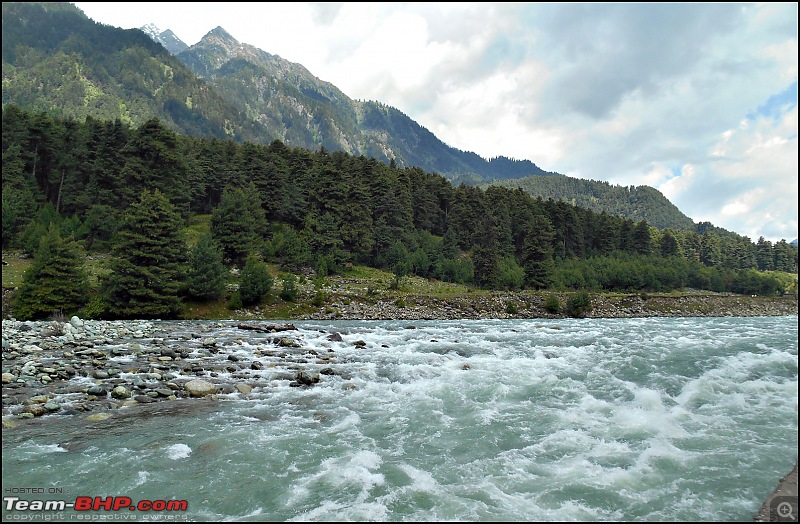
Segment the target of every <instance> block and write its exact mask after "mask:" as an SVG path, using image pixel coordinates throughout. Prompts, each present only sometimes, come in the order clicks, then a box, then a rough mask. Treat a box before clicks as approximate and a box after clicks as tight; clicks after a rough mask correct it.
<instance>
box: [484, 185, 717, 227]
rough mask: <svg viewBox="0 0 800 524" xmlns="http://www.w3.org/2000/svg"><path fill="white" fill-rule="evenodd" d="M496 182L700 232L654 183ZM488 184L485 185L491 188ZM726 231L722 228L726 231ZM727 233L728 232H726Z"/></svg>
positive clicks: (649, 221) (545, 198) (598, 208)
mask: <svg viewBox="0 0 800 524" xmlns="http://www.w3.org/2000/svg"><path fill="white" fill-rule="evenodd" d="M491 184H493V185H499V186H503V187H509V188H515V187H519V188H522V189H523V190H525V191H526V192H527V193H530V194H531V195H533V196H534V197H542V199H544V200H547V199H548V198H552V199H553V200H556V201H564V202H568V203H570V204H572V205H575V206H578V207H583V208H586V209H590V210H592V211H595V212H597V213H601V212H606V213H608V214H609V215H614V216H622V217H625V218H629V219H631V220H634V221H636V222H638V221H640V220H645V221H647V223H649V224H650V225H651V226H655V227H657V228H659V229H666V228H672V229H676V230H681V231H696V230H697V225H695V223H694V221H693V220H692V219H691V218H689V217H687V216H686V215H684V214H683V213H682V212H681V211H680V210H679V209H678V208H677V207H676V206H675V205H674V204H673V203H672V202H670V201H669V199H667V197H665V196H664V195H663V194H662V193H661V192H660V191H658V190H657V189H655V188H652V187H650V186H630V187H628V186H619V185H611V184H609V183H608V182H603V181H595V180H585V179H579V178H572V177H568V176H565V175H558V176H553V177H525V178H520V179H516V180H502V181H496V182H492V183H491ZM488 185H489V184H484V185H482V186H481V187H488ZM723 231H724V230H722V231H718V233H723ZM723 234H724V233H723Z"/></svg>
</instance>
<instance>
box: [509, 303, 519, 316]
mask: <svg viewBox="0 0 800 524" xmlns="http://www.w3.org/2000/svg"><path fill="white" fill-rule="evenodd" d="M506 313H508V314H509V315H516V314H517V313H519V308H518V307H517V305H516V304H515V303H513V302H509V303H508V304H507V305H506Z"/></svg>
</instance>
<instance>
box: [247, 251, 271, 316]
mask: <svg viewBox="0 0 800 524" xmlns="http://www.w3.org/2000/svg"><path fill="white" fill-rule="evenodd" d="M270 289H272V277H270V276H269V270H268V269H267V265H266V264H265V263H264V262H262V261H261V260H258V259H257V258H255V257H254V256H248V257H247V261H246V262H245V265H244V269H242V274H241V277H240V278H239V295H241V298H242V304H243V305H245V306H251V305H254V304H258V303H259V302H260V301H261V299H262V298H264V296H265V295H266V294H267V293H269V291H270Z"/></svg>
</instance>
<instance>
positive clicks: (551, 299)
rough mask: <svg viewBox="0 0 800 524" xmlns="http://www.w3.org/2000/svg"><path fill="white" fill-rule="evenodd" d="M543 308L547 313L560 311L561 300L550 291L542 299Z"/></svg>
mask: <svg viewBox="0 0 800 524" xmlns="http://www.w3.org/2000/svg"><path fill="white" fill-rule="evenodd" d="M544 308H545V309H546V310H547V312H548V313H558V312H559V311H561V301H560V300H559V299H558V297H557V296H555V295H553V294H552V293H551V294H549V295H547V297H546V298H545V299H544Z"/></svg>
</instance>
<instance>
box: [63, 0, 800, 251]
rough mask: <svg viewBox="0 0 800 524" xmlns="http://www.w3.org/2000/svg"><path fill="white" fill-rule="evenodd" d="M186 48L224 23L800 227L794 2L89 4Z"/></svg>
mask: <svg viewBox="0 0 800 524" xmlns="http://www.w3.org/2000/svg"><path fill="white" fill-rule="evenodd" d="M75 5H76V6H78V7H79V8H80V9H81V10H83V12H84V13H85V14H86V15H87V16H88V17H89V18H91V19H93V20H95V21H96V22H101V23H104V24H107V25H111V26H115V27H122V28H138V27H141V26H143V25H145V24H148V23H152V24H155V25H156V26H157V27H158V28H160V29H161V30H166V29H171V30H172V31H173V32H174V33H175V34H176V35H177V36H178V37H179V38H180V39H181V40H183V41H184V42H185V43H186V44H188V45H193V44H196V43H197V42H198V41H199V40H200V39H201V38H202V37H203V36H204V35H205V34H206V33H208V32H209V31H211V30H212V29H214V28H215V27H217V26H221V27H222V28H223V29H225V30H226V31H227V32H228V33H230V34H231V35H232V36H233V37H234V38H236V39H237V40H238V41H240V42H242V43H246V44H250V45H253V46H255V47H257V48H260V49H262V50H264V51H266V52H268V53H271V54H275V55H279V56H280V57H281V58H284V59H286V60H289V61H290V62H295V63H299V64H301V65H303V66H304V67H306V69H308V70H309V71H310V72H311V73H312V74H313V75H315V76H316V77H318V78H319V79H321V80H324V81H327V82H330V83H332V84H333V85H335V86H336V87H338V88H339V89H340V90H341V91H342V92H343V93H345V94H346V95H347V96H349V97H350V98H352V99H356V100H377V101H380V102H383V103H384V104H387V105H390V106H392V107H394V108H396V109H398V110H400V111H402V112H403V113H405V114H406V115H408V116H409V117H410V118H412V119H413V120H414V121H416V122H417V123H419V124H420V125H422V126H423V127H425V128H427V129H428V130H430V131H431V132H432V133H433V134H434V135H436V136H437V137H438V138H439V139H440V140H442V141H443V142H445V143H446V144H448V145H450V146H452V147H455V148H458V149H461V150H463V151H472V152H475V153H477V154H479V155H480V156H482V157H484V158H487V159H488V158H492V157H496V156H506V157H509V158H514V159H518V160H524V159H527V160H530V161H532V162H534V163H535V164H536V165H538V166H539V167H540V168H542V169H544V170H546V171H555V172H558V173H562V174H565V175H569V176H572V177H576V178H583V179H590V180H601V181H606V182H608V183H610V184H614V185H623V186H630V185H635V186H640V185H647V186H651V187H654V188H656V189H658V190H659V191H661V192H662V193H663V194H664V195H665V196H666V197H667V198H669V199H670V201H672V202H673V203H674V204H675V205H676V206H677V207H678V208H679V209H680V210H681V211H682V212H683V213H684V214H686V215H688V216H689V217H691V218H692V219H693V220H694V221H695V222H704V221H708V222H711V223H712V224H714V225H715V226H719V227H723V228H725V229H728V230H731V231H734V232H736V233H739V234H740V235H746V236H748V237H750V239H751V240H752V241H754V242H755V241H757V240H758V239H759V237H762V236H763V237H764V238H765V239H767V240H769V241H771V242H777V241H779V240H781V239H785V240H787V241H792V240H794V239H796V238H797V207H798V206H797V203H798V197H797V178H798V165H797V158H798V151H797V120H798V119H797V98H798V96H797V93H798V89H797V64H798V56H797V3H795V2H792V3H764V4H750V3H729V4H721V3H700V2H698V3H449V2H448V3H436V2H425V3H383V2H375V3H372V2H369V3H278V2H253V3H236V2H226V3H203V2H193V3H188V4H187V3H169V2H160V3H137V2H120V3H104V2H85V3H84V2H77V3H75Z"/></svg>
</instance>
